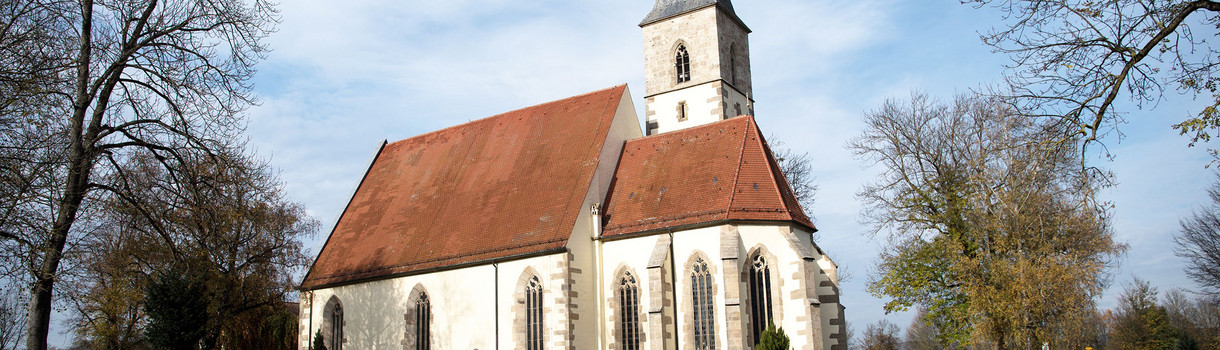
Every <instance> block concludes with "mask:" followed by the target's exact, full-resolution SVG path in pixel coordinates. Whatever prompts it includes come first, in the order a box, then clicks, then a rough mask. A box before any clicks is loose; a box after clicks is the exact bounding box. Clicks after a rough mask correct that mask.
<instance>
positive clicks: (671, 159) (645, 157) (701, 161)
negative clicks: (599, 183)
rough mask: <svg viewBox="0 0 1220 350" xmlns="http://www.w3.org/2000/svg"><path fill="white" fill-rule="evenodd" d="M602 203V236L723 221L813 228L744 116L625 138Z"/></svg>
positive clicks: (769, 152) (768, 151)
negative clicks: (611, 182)
mask: <svg viewBox="0 0 1220 350" xmlns="http://www.w3.org/2000/svg"><path fill="white" fill-rule="evenodd" d="M607 203H608V204H607V205H606V211H605V228H604V232H603V236H606V237H611V236H618V235H625V234H631V233H639V232H647V231H655V230H661V229H667V228H676V227H685V226H693V225H701V224H709V223H715V222H721V221H727V220H742V221H792V222H795V223H797V224H799V225H801V226H805V227H807V228H809V229H811V230H816V229H815V228H814V227H813V223H812V222H810V221H809V218H808V217H807V216H806V215H805V213H804V211H803V210H802V209H801V207H800V204H798V203H797V201H796V199H795V196H793V195H792V190H791V188H790V187H789V186H788V183H787V181H786V180H785V179H784V177H783V173H782V172H781V171H780V170H779V166H778V164H777V163H776V161H775V158H774V156H772V155H771V151H770V150H769V149H768V147H767V145H766V141H765V140H764V139H763V137H762V134H761V133H760V132H759V130H758V125H757V124H756V123H755V122H754V118H753V117H750V116H745V117H738V118H732V119H728V120H725V121H720V122H716V123H712V124H707V125H703V126H699V127H694V128H690V129H686V130H681V131H675V132H670V133H665V134H659V135H654V136H650V137H645V138H641V139H637V140H632V141H628V142H627V144H626V145H625V146H624V149H623V155H622V157H621V158H620V160H619V166H618V170H617V172H616V173H615V178H614V182H613V184H612V186H611V190H610V195H609V198H608V199H607Z"/></svg>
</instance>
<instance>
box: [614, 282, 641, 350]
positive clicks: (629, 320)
mask: <svg viewBox="0 0 1220 350" xmlns="http://www.w3.org/2000/svg"><path fill="white" fill-rule="evenodd" d="M618 303H619V305H618V306H619V308H618V309H619V311H620V314H619V318H618V322H619V329H621V330H622V333H620V334H619V341H620V342H622V343H623V346H622V347H621V349H623V350H639V349H640V316H639V315H640V289H639V288H638V287H636V282H635V276H632V275H631V273H626V274H624V275H623V278H622V279H621V280H619V284H618Z"/></svg>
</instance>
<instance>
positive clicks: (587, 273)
mask: <svg viewBox="0 0 1220 350" xmlns="http://www.w3.org/2000/svg"><path fill="white" fill-rule="evenodd" d="M642 136H643V132H642V131H641V130H640V122H639V118H638V116H637V115H636V114H635V104H634V103H633V102H632V100H631V91H630V89H624V91H623V96H622V98H621V99H620V100H619V105H618V109H617V110H616V111H615V115H614V119H613V121H612V122H611V124H610V129H609V132H608V133H607V135H606V141H605V143H604V144H603V146H602V149H601V153H600V154H599V156H598V163H597V170H596V171H595V172H594V173H593V180H592V181H591V183H590V184H589V190H588V191H587V192H586V194H585V198H584V201H583V202H581V207H580V214H579V215H577V218H576V222H575V224H574V225H573V227H572V234H571V236H570V237H569V238H568V243H567V248H568V251H569V252H570V253H571V258H572V261H571V262H570V270H569V272H570V276H569V277H570V279H571V286H570V288H571V290H572V293H571V294H572V300H571V304H572V307H571V308H570V310H569V312H570V313H571V314H572V316H571V320H572V326H573V328H574V329H575V331H574V332H573V334H572V336H573V339H572V345H573V346H574V348H576V349H596V348H598V347H599V344H605V338H604V335H603V334H601V333H599V332H598V326H599V323H598V320H600V319H602V318H603V317H602V316H603V315H605V310H604V309H602V307H601V303H600V302H599V301H598V293H597V292H598V289H597V285H598V281H599V279H598V277H599V276H598V274H597V273H596V272H597V271H598V270H599V261H598V259H597V250H596V246H595V245H594V242H595V238H596V236H597V235H598V234H600V232H596V229H595V227H594V224H595V217H594V216H593V210H592V208H593V205H594V204H596V205H601V204H603V203H605V201H606V194H607V193H608V192H609V190H610V182H611V181H612V180H613V179H614V172H615V170H616V168H617V167H618V160H619V155H620V154H622V152H623V144H624V143H625V142H627V140H630V139H635V138H640V137H642ZM596 220H600V217H597V219H596ZM597 224H600V222H597Z"/></svg>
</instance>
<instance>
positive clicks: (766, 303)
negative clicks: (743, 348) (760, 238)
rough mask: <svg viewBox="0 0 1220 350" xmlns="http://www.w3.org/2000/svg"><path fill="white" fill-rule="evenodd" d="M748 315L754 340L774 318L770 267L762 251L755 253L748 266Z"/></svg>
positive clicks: (756, 339)
mask: <svg viewBox="0 0 1220 350" xmlns="http://www.w3.org/2000/svg"><path fill="white" fill-rule="evenodd" d="M750 303H751V305H750V317H751V319H750V320H751V321H753V323H754V341H755V342H758V339H759V338H758V337H759V336H761V335H762V332H763V330H765V329H767V325H768V324H770V323H771V321H772V320H774V315H773V314H772V313H771V267H769V266H767V258H764V257H763V255H762V252H758V253H755V255H754V259H753V266H751V268H750Z"/></svg>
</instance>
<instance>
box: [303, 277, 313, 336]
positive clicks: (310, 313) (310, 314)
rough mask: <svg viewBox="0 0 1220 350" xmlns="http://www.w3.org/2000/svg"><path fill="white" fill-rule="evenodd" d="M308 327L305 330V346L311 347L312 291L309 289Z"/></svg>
mask: <svg viewBox="0 0 1220 350" xmlns="http://www.w3.org/2000/svg"><path fill="white" fill-rule="evenodd" d="M308 293H309V329H307V330H305V331H306V332H308V334H305V348H306V349H309V348H312V347H313V291H312V290H311V291H309V292H308Z"/></svg>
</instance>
